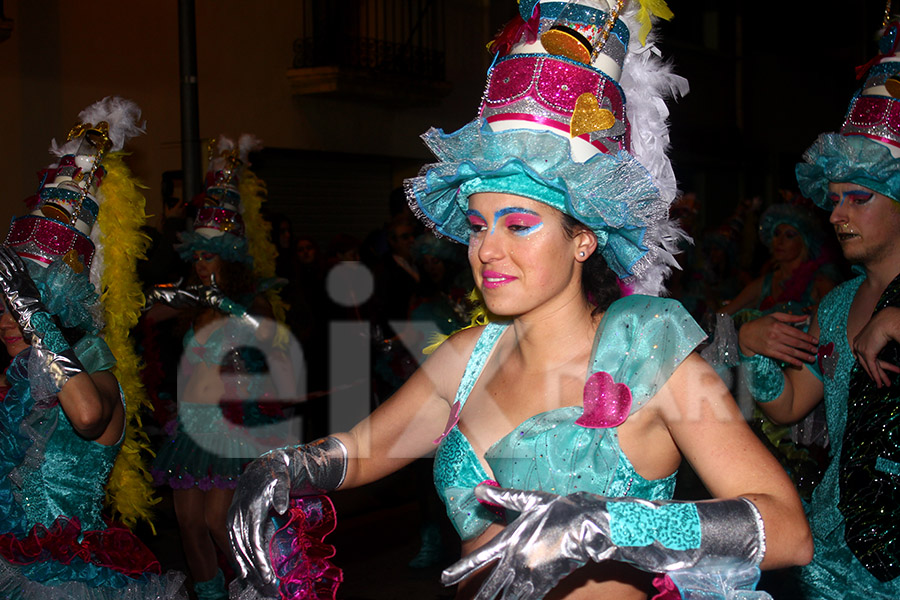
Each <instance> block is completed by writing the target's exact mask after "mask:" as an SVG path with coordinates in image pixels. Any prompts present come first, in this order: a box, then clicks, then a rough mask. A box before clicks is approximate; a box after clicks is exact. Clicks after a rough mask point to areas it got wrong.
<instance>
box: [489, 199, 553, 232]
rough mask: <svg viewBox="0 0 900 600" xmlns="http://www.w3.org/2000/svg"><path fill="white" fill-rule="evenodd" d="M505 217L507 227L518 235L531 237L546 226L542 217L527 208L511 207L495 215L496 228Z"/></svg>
mask: <svg viewBox="0 0 900 600" xmlns="http://www.w3.org/2000/svg"><path fill="white" fill-rule="evenodd" d="M504 217H505V220H504V224H505V226H506V227H507V228H508V229H510V230H511V231H512V232H513V233H514V234H516V235H521V236H526V235H530V234H532V233H534V232H535V231H537V230H539V229H540V228H541V227H543V226H544V221H543V220H542V219H541V217H540V215H538V214H537V213H536V212H534V211H533V210H528V209H527V208H519V207H516V206H510V207H508V208H504V209H501V210H498V211H497V212H496V213H494V226H495V227H496V224H497V222H499V221H500V219H503V218H504Z"/></svg>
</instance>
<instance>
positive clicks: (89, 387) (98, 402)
mask: <svg viewBox="0 0 900 600" xmlns="http://www.w3.org/2000/svg"><path fill="white" fill-rule="evenodd" d="M57 397H58V398H59V403H60V405H61V406H62V409H63V412H65V413H66V417H68V419H69V422H70V423H71V424H72V427H73V428H74V429H75V431H77V432H78V434H79V435H80V436H81V437H83V438H85V439H88V440H94V441H96V442H98V443H100V444H103V445H104V446H111V445H113V444H115V443H116V442H118V441H119V438H120V437H122V431H123V430H124V428H125V415H124V410H123V408H122V399H121V397H120V395H119V383H118V381H116V378H115V376H114V375H113V374H112V373H110V372H109V371H98V372H96V373H87V372H84V373H79V374H78V375H75V376H74V377H72V378H70V379H69V380H68V381H67V382H66V383H65V385H63V386H62V388H61V389H60V391H59V394H57Z"/></svg>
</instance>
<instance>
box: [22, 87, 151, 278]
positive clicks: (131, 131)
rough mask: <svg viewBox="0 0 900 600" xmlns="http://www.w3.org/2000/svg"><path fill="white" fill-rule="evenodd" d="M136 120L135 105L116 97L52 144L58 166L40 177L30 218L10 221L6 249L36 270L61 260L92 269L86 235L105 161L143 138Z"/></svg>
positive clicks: (94, 215) (96, 204) (96, 205)
mask: <svg viewBox="0 0 900 600" xmlns="http://www.w3.org/2000/svg"><path fill="white" fill-rule="evenodd" d="M140 115H141V111H140V108H138V106H137V105H136V104H135V103H133V102H131V101H130V100H125V99H123V98H117V97H107V98H104V99H103V100H101V101H99V102H96V103H94V104H92V105H91V106H89V107H87V108H86V109H84V110H83V111H82V112H81V113H80V114H79V119H80V120H79V123H78V124H77V125H75V126H74V127H73V128H72V129H71V130H70V131H69V134H68V135H67V137H66V141H65V142H64V143H63V144H61V145H58V144H57V143H56V141H55V140H54V141H53V142H52V144H51V148H50V152H51V153H52V154H55V155H56V156H57V157H58V160H57V162H56V163H54V164H52V165H50V166H49V167H47V168H46V169H44V170H43V171H41V172H40V174H39V175H40V184H39V187H38V190H37V192H36V193H35V195H34V196H32V197H30V198H28V199H26V201H25V202H26V205H27V206H28V208H29V210H30V212H29V213H28V214H26V215H24V216H21V217H17V218H14V219H13V221H12V224H11V225H10V229H9V233H8V234H7V237H6V241H5V242H4V243H5V245H6V246H9V247H10V248H13V249H14V250H15V251H16V252H17V253H18V254H19V255H20V256H22V257H23V258H26V259H28V260H30V261H31V262H33V263H35V264H37V265H40V266H47V265H49V264H51V263H53V262H54V261H56V260H62V261H63V262H65V263H66V264H68V265H69V266H70V267H71V268H72V269H73V270H74V271H75V272H76V273H81V272H82V271H84V270H86V269H90V266H91V262H92V260H93V258H94V253H95V244H94V242H92V241H91V238H90V235H91V232H92V230H93V228H94V224H95V222H96V220H97V216H98V214H99V210H100V205H101V204H102V193H101V192H100V188H101V185H102V183H103V178H104V176H105V175H106V169H105V168H104V166H103V159H104V157H105V156H106V155H107V154H108V153H109V152H117V151H119V150H121V149H122V148H123V146H124V144H125V142H126V141H127V140H128V139H130V138H131V137H134V136H135V135H138V134H141V133H143V132H144V127H143V125H139V124H138V120H139V119H140Z"/></svg>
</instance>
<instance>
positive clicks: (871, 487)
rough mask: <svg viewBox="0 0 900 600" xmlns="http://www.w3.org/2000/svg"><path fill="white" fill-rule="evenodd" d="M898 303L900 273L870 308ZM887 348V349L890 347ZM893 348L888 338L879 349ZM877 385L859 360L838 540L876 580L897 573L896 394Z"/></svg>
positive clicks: (899, 410)
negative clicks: (841, 520)
mask: <svg viewBox="0 0 900 600" xmlns="http://www.w3.org/2000/svg"><path fill="white" fill-rule="evenodd" d="M888 306H892V307H900V277H898V278H897V279H894V281H893V282H892V283H891V284H890V285H889V286H888V288H887V290H886V291H885V292H884V294H882V297H881V299H880V300H879V301H878V305H877V306H876V308H875V312H878V311H879V310H881V309H883V308H885V307H888ZM892 347H893V348H892ZM896 349H897V342H889V344H888V347H886V348H885V350H894V351H896ZM898 381H900V377H898V376H896V375H895V376H893V377H892V384H893V385H891V386H885V387H881V388H878V387H876V385H875V383H874V382H873V381H872V379H871V378H870V377H869V375H868V374H867V373H866V372H865V370H864V369H863V368H862V367H861V366H860V365H859V363H856V364H854V366H853V371H852V372H851V374H850V388H849V395H848V402H847V429H846V431H845V432H844V443H843V445H842V448H841V455H840V464H841V468H840V500H839V502H838V508H840V510H841V514H842V515H843V516H844V539H846V541H847V545H848V546H849V547H850V549H851V550H852V551H853V554H854V555H855V556H856V558H858V559H859V561H860V562H861V563H862V564H863V565H865V567H866V568H867V569H868V570H869V572H870V573H872V575H874V576H875V577H877V578H878V579H879V580H881V581H890V580H892V579H895V578H897V577H898V576H900V487H898V486H900V398H898V396H897V390H896V387H895V386H896V384H897V383H898Z"/></svg>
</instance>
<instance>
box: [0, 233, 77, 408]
mask: <svg viewBox="0 0 900 600" xmlns="http://www.w3.org/2000/svg"><path fill="white" fill-rule="evenodd" d="M0 292H2V294H3V297H4V298H5V299H6V304H7V306H8V307H9V310H10V312H11V313H12V314H13V316H14V317H15V319H16V322H17V323H18V324H19V328H20V329H21V330H22V335H23V336H24V337H25V340H26V341H28V343H29V344H31V345H32V346H33V347H35V348H37V349H38V350H39V351H40V352H41V358H42V359H43V360H44V364H43V366H44V368H45V369H46V372H47V373H48V374H49V376H50V380H51V382H52V385H53V386H54V387H55V391H59V390H60V389H62V387H63V385H65V383H66V382H67V381H68V380H69V379H70V378H72V377H74V376H75V375H78V374H79V373H83V372H84V367H83V366H82V365H81V362H80V361H79V360H78V357H76V356H75V352H74V350H72V348H71V347H70V346H69V342H67V341H66V339H65V337H63V334H62V332H61V331H60V330H59V327H57V325H56V323H55V322H54V320H53V317H51V316H50V313H49V312H48V311H47V309H46V308H45V307H44V304H43V303H42V302H41V294H40V291H38V288H37V285H35V283H34V280H33V279H32V278H31V275H29V274H28V269H27V268H26V267H25V263H24V262H22V259H21V258H20V257H19V255H18V254H16V252H15V251H14V250H12V249H11V248H9V247H7V246H0Z"/></svg>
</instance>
